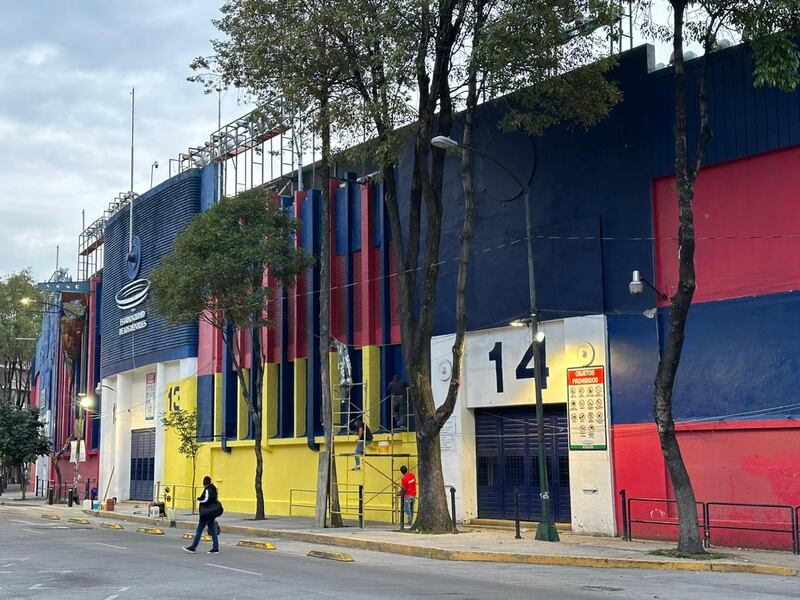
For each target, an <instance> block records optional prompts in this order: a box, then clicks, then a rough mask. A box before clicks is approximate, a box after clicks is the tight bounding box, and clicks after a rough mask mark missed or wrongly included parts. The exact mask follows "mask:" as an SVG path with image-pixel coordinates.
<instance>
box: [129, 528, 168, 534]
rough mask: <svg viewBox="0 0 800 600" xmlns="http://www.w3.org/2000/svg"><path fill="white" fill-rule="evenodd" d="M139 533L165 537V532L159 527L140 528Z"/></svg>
mask: <svg viewBox="0 0 800 600" xmlns="http://www.w3.org/2000/svg"><path fill="white" fill-rule="evenodd" d="M136 532H137V533H149V534H150V535H164V532H163V531H162V530H161V529H159V528H158V527H139V529H137V530H136Z"/></svg>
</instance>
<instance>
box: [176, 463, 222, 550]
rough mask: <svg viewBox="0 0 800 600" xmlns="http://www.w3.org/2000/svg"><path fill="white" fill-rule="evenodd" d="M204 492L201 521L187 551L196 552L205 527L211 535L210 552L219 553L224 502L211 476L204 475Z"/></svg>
mask: <svg viewBox="0 0 800 600" xmlns="http://www.w3.org/2000/svg"><path fill="white" fill-rule="evenodd" d="M203 488H204V489H203V494H202V495H201V496H200V497H199V498H198V500H199V501H200V521H199V522H198V523H197V531H196V532H195V534H194V540H193V541H192V545H191V546H186V547H185V548H184V550H186V551H187V552H195V551H196V550H197V544H199V543H200V538H201V537H202V535H203V529H208V533H209V534H210V535H211V542H212V545H211V550H209V551H208V553H209V554H219V538H217V518H218V517H220V516H221V515H222V512H223V510H222V504H221V503H220V501H219V498H218V497H217V486H215V485H214V484H213V483H211V477H209V476H208V475H206V476H205V477H203Z"/></svg>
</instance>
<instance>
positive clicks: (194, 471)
mask: <svg viewBox="0 0 800 600" xmlns="http://www.w3.org/2000/svg"><path fill="white" fill-rule="evenodd" d="M196 483H197V456H193V457H192V514H194V511H195V503H196V502H197V497H196V496H195V495H194V486H195V484H196Z"/></svg>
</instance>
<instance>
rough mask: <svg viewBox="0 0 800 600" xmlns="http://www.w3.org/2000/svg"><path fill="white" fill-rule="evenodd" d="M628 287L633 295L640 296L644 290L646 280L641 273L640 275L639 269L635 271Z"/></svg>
mask: <svg viewBox="0 0 800 600" xmlns="http://www.w3.org/2000/svg"><path fill="white" fill-rule="evenodd" d="M628 289H629V290H630V292H631V294H632V295H633V296H639V295H640V294H641V293H642V292H643V291H644V282H643V281H642V277H641V275H639V271H634V272H633V278H632V279H631V282H630V283H629V284H628Z"/></svg>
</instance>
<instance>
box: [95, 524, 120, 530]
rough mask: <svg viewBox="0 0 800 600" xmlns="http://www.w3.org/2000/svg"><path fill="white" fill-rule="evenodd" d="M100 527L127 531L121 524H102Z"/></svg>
mask: <svg viewBox="0 0 800 600" xmlns="http://www.w3.org/2000/svg"><path fill="white" fill-rule="evenodd" d="M100 527H102V528H103V529H125V528H124V527H123V526H122V525H120V524H119V523H100Z"/></svg>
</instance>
